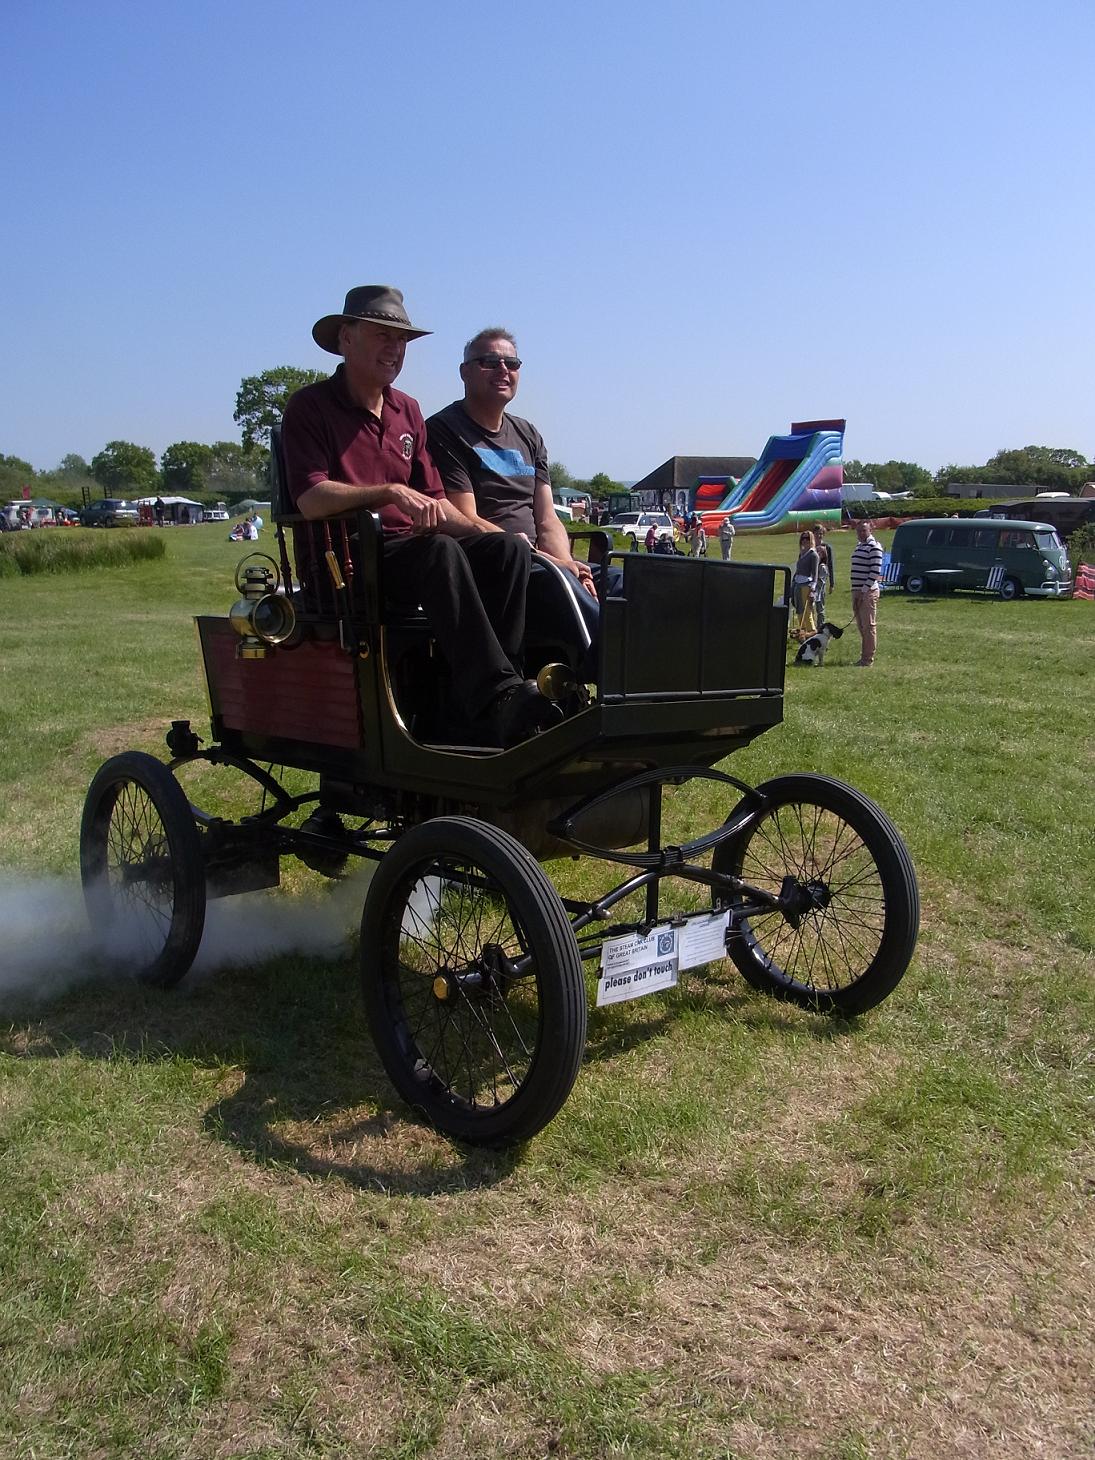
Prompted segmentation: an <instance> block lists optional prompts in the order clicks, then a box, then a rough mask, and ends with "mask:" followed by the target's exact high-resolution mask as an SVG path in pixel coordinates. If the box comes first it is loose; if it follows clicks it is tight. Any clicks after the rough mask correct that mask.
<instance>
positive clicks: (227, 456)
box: [206, 441, 270, 498]
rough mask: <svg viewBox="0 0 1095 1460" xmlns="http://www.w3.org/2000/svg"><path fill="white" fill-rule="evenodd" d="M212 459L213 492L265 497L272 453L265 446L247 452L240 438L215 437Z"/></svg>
mask: <svg viewBox="0 0 1095 1460" xmlns="http://www.w3.org/2000/svg"><path fill="white" fill-rule="evenodd" d="M209 449H210V451H211V452H212V457H213V459H212V461H211V462H210V465H209V471H208V474H207V476H206V483H207V486H208V489H209V491H210V492H212V493H213V494H214V496H217V497H236V498H239V497H256V496H261V497H265V496H266V493H267V484H266V472H267V467H268V464H269V461H270V453H269V451H267V450H266V449H265V448H264V447H262V446H255V447H253V448H252V449H251V451H250V452H245V451H244V449H243V447H242V446H241V445H240V444H239V442H238V441H214V442H213V445H212V446H211V447H210V448H209Z"/></svg>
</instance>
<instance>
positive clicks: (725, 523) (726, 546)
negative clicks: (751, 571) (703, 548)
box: [719, 516, 737, 562]
mask: <svg viewBox="0 0 1095 1460" xmlns="http://www.w3.org/2000/svg"><path fill="white" fill-rule="evenodd" d="M736 535H737V528H736V527H735V526H734V521H733V518H731V517H729V516H727V517H724V518H723V519H722V521H721V522H720V523H719V546H720V547H721V548H722V556H723V560H724V561H725V562H729V561H730V554H731V553H732V552H733V551H734V538H735V537H736Z"/></svg>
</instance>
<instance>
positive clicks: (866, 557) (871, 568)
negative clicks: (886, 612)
mask: <svg viewBox="0 0 1095 1460" xmlns="http://www.w3.org/2000/svg"><path fill="white" fill-rule="evenodd" d="M873 527H874V524H873V523H871V522H868V521H867V520H866V518H864V519H863V521H861V522H857V523H856V525H855V535H856V545H855V547H854V548H853V549H852V611H853V612H854V613H855V621H856V626H857V627H858V629H859V637H860V640H861V641H862V645H863V647H862V649H861V651H860V655H859V658H858V659H857V660H856V666H857V668H859V669H869V668H870V666H871V665H872V664H873V663H874V656H875V650H876V649H877V647H878V630H877V627H876V617H877V612H878V596H879V593H880V592H881V589H882V544H881V543H880V542H879V541H878V539H877V538H876V537H875V535H874V532H873V530H872V529H873Z"/></svg>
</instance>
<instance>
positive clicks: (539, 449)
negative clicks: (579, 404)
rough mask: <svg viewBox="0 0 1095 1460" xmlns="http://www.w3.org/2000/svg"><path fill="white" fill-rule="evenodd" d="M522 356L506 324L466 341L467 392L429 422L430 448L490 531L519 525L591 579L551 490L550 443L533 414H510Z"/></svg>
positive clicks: (448, 483) (460, 503)
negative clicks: (572, 545) (575, 553)
mask: <svg viewBox="0 0 1095 1460" xmlns="http://www.w3.org/2000/svg"><path fill="white" fill-rule="evenodd" d="M520 369H521V361H520V360H519V359H518V356H517V346H516V344H515V343H514V339H513V336H512V335H511V334H510V333H509V331H508V330H504V329H493V328H492V329H486V330H480V331H479V333H478V334H477V335H476V336H475V338H474V339H471V340H469V341H468V343H467V344H466V345H465V346H464V363H463V364H462V365H461V366H460V378H461V379H462V380H463V382H464V399H463V400H462V401H453V403H452V405H451V406H446V407H445V409H444V410H443V411H438V412H437V414H436V415H435V416H431V417H430V418H429V420H428V421H427V422H426V430H427V432H428V435H429V447H430V456H431V457H432V458H433V463H434V465H435V466H436V467H437V469H438V471H439V472H440V473H441V480H442V481H443V482H444V484H445V493H446V495H447V496H448V498H449V501H450V502H452V504H453V506H454V507H456V509H457V510H458V511H460V512H462V513H463V514H464V516H465V517H467V518H469V519H470V520H471V521H472V522H474V523H475V524H476V525H477V526H478V527H479V528H480V529H481V530H482V531H484V532H520V533H524V535H525V536H526V537H527V538H528V540H529V542H531V543H532V545H533V546H534V547H535V548H536V549H537V550H538V551H539V552H541V553H544V554H545V555H546V556H547V557H549V558H551V559H552V561H553V562H556V563H558V565H559V566H560V567H561V568H563V569H565V570H566V572H568V573H571V574H573V576H574V577H575V578H576V579H577V580H578V581H579V582H580V583H584V584H586V585H587V586H589V585H590V584H591V581H592V580H591V576H590V571H589V565H588V564H587V563H583V562H579V561H577V560H576V559H575V558H574V556H573V554H572V553H571V551H570V539H569V538H568V536H567V531H566V528H565V527H564V526H563V524H562V523H561V522H560V521H559V518H558V516H557V515H556V512H555V504H554V502H553V501H552V496H551V478H550V477H549V475H548V463H547V448H546V447H545V446H544V438H543V437H542V436H541V435H540V433H539V431H537V429H536V427H535V426H534V425H533V424H532V422H531V421H525V420H523V419H522V418H521V417H520V416H514V415H510V414H509V413H508V412H507V411H506V406H507V405H509V403H510V401H512V400H513V397H514V396H515V395H516V394H517V385H518V380H519V378H520V377H519V372H520Z"/></svg>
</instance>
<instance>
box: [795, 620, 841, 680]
mask: <svg viewBox="0 0 1095 1460" xmlns="http://www.w3.org/2000/svg"><path fill="white" fill-rule="evenodd" d="M843 637H844V630H843V629H840V628H837V626H836V624H822V625H821V628H820V629H818V631H817V633H816V634H811V635H810V637H809V638H808V639H806V640H805V641H804V642H803V643H801V644H800V645H799V647H798V653H797V654H796V655H795V663H796V664H798V665H800V666H801V667H802V668H803V669H820V668H821V666H822V665H823V664H824V663H825V651H826V649H828V647H829V645H830V643H831V642H832V640H833V639H842V638H843Z"/></svg>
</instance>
